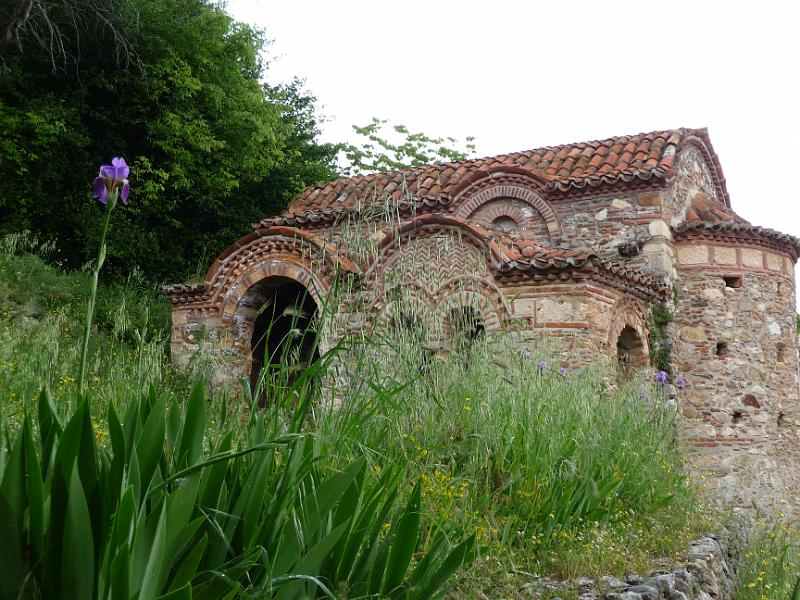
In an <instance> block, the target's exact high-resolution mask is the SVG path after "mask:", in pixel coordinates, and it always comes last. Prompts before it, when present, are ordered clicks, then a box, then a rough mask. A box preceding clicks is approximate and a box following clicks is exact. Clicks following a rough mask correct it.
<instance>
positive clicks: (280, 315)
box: [248, 276, 319, 404]
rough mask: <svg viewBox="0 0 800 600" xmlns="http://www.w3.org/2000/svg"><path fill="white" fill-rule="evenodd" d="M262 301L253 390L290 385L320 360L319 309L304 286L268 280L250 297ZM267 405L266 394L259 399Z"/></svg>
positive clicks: (255, 325)
mask: <svg viewBox="0 0 800 600" xmlns="http://www.w3.org/2000/svg"><path fill="white" fill-rule="evenodd" d="M250 294H253V295H255V296H256V297H257V298H258V299H259V306H260V307H259V309H258V313H257V315H256V317H255V319H254V320H253V331H252V335H251V339H250V353H251V363H250V364H251V366H250V389H252V390H255V389H256V386H257V384H258V382H259V378H260V377H262V376H263V377H264V378H265V382H264V384H263V385H262V390H263V389H264V388H270V387H271V385H270V384H279V383H284V384H290V383H292V382H293V381H295V380H296V379H297V378H298V377H299V376H300V375H301V374H302V372H303V370H304V369H305V368H306V367H307V366H308V365H310V364H311V363H312V362H313V361H314V360H316V359H317V358H319V349H318V343H317V342H318V340H317V331H316V320H317V313H318V307H317V303H316V301H315V300H314V298H313V297H312V296H311V294H310V293H309V291H308V290H307V289H306V287H305V286H303V284H301V283H300V282H298V281H295V280H294V279H290V278H288V277H280V276H274V277H268V278H266V279H263V280H261V281H259V282H258V283H257V284H255V285H254V286H253V289H252V290H251V291H248V295H250ZM259 400H260V402H261V403H262V404H263V403H264V402H265V401H266V396H265V395H264V393H263V391H262V394H261V398H260V399H259Z"/></svg>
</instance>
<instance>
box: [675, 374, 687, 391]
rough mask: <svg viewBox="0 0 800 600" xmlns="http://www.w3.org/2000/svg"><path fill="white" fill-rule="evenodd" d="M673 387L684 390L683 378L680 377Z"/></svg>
mask: <svg viewBox="0 0 800 600" xmlns="http://www.w3.org/2000/svg"><path fill="white" fill-rule="evenodd" d="M675 385H677V386H678V389H679V390H685V389H686V380H685V379H684V378H683V377H681V378H680V379H678V381H676V382H675Z"/></svg>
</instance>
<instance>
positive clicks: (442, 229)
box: [366, 214, 503, 280]
mask: <svg viewBox="0 0 800 600" xmlns="http://www.w3.org/2000/svg"><path fill="white" fill-rule="evenodd" d="M440 233H452V234H455V235H457V236H458V238H459V239H460V240H461V241H463V242H466V243H467V244H470V245H471V246H473V247H475V248H476V249H477V250H478V251H479V252H480V253H481V254H482V255H483V257H484V258H485V259H486V264H487V266H488V267H489V268H490V269H492V268H495V267H496V266H497V265H499V264H501V263H502V262H503V257H502V256H501V255H500V254H499V252H498V250H497V248H496V247H495V246H494V245H493V244H491V243H490V241H489V239H488V238H487V231H486V230H484V229H483V228H481V227H477V226H476V225H474V224H473V223H469V222H468V221H465V220H464V219H461V218H458V217H454V216H451V215H441V214H432V215H421V216H419V217H416V218H414V219H411V220H410V221H409V222H408V223H406V224H404V225H403V226H402V227H400V228H399V229H397V230H396V231H394V232H393V233H392V234H391V235H389V236H387V237H386V238H384V239H383V241H381V243H380V244H379V245H378V248H377V252H376V254H375V258H374V259H373V260H372V262H371V263H370V265H369V267H368V269H367V271H366V274H367V275H368V276H369V278H370V279H372V280H379V279H380V277H381V276H382V275H383V273H384V271H385V270H386V269H387V268H388V267H389V266H391V264H392V261H393V259H394V258H395V257H396V256H397V251H398V249H399V247H400V246H401V245H402V244H403V243H404V242H405V241H407V240H410V239H424V238H427V237H430V236H435V235H437V234H440Z"/></svg>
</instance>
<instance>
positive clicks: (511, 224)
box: [492, 216, 519, 232]
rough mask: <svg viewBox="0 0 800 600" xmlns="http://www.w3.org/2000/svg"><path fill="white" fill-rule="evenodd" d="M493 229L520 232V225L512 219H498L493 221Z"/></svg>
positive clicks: (504, 217) (505, 217)
mask: <svg viewBox="0 0 800 600" xmlns="http://www.w3.org/2000/svg"><path fill="white" fill-rule="evenodd" d="M492 228H493V229H496V230H498V231H503V232H510V231H519V223H517V222H516V221H515V220H514V219H512V218H511V217H507V216H503V217H497V218H496V219H495V220H494V221H492Z"/></svg>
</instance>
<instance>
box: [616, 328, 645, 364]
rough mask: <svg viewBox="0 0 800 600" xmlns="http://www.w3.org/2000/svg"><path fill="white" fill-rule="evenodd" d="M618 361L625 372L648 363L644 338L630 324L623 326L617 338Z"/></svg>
mask: <svg viewBox="0 0 800 600" xmlns="http://www.w3.org/2000/svg"><path fill="white" fill-rule="evenodd" d="M617 361H618V363H619V366H620V367H621V368H622V371H623V372H624V373H628V372H630V371H631V370H632V369H633V368H635V367H642V366H644V365H646V364H647V354H645V351H644V343H643V342H642V338H641V337H640V336H639V334H638V333H637V332H636V330H635V329H634V328H633V327H631V326H630V325H626V326H625V327H623V328H622V331H621V332H620V334H619V338H617Z"/></svg>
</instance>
